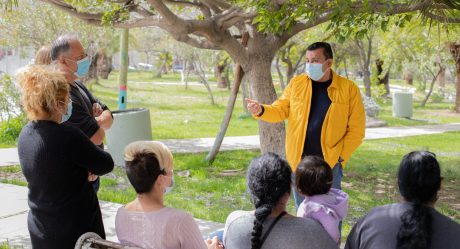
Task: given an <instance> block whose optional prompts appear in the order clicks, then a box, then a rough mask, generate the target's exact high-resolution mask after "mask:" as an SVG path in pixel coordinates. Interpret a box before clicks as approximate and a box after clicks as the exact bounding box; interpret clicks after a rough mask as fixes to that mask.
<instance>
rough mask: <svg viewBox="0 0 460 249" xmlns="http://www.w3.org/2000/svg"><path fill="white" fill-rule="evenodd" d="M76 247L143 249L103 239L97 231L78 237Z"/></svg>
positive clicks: (87, 248) (88, 248) (82, 248)
mask: <svg viewBox="0 0 460 249" xmlns="http://www.w3.org/2000/svg"><path fill="white" fill-rule="evenodd" d="M75 249H141V248H139V247H131V246H123V245H122V244H119V243H116V242H112V241H108V240H105V239H102V238H101V236H99V234H97V233H93V232H88V233H84V234H83V235H82V236H80V238H78V240H77V243H76V244H75Z"/></svg>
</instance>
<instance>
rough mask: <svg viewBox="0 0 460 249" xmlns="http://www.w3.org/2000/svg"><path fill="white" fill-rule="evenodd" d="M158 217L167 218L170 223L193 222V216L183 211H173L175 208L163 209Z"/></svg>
mask: <svg viewBox="0 0 460 249" xmlns="http://www.w3.org/2000/svg"><path fill="white" fill-rule="evenodd" d="M157 214H158V215H161V216H165V217H169V220H170V221H180V222H184V221H188V222H190V221H194V219H193V216H192V215H191V214H189V213H187V212H185V211H183V210H180V209H175V208H170V207H165V208H163V209H162V210H160V211H159V212H158V213H157Z"/></svg>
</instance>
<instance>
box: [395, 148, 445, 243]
mask: <svg viewBox="0 0 460 249" xmlns="http://www.w3.org/2000/svg"><path fill="white" fill-rule="evenodd" d="M441 179H442V177H441V170H440V168H439V163H438V161H437V160H436V156H435V154H433V153H431V152H428V151H413V152H411V153H409V154H407V155H405V156H404V158H403V159H402V161H401V164H400V165H399V171H398V185H399V192H400V193H401V195H402V196H403V197H404V199H405V200H406V201H408V202H410V203H411V204H412V208H410V209H409V210H407V211H406V212H405V213H404V214H403V215H402V216H401V221H402V225H401V227H400V228H399V232H398V235H397V244H396V248H397V249H410V248H418V249H428V248H430V242H431V220H432V217H431V214H430V209H429V208H428V207H427V206H426V204H429V203H431V202H433V201H435V200H436V196H437V193H438V191H439V189H440V187H441Z"/></svg>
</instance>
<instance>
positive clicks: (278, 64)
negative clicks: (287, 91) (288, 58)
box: [275, 56, 286, 91]
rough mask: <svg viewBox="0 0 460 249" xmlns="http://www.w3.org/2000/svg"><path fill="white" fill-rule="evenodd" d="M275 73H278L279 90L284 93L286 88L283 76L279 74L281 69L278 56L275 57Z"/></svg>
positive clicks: (281, 73)
mask: <svg viewBox="0 0 460 249" xmlns="http://www.w3.org/2000/svg"><path fill="white" fill-rule="evenodd" d="M275 60H276V64H275V66H276V71H277V72H278V77H279V78H280V86H281V90H283V91H284V88H286V85H285V84H284V75H283V72H281V67H280V57H279V56H276V59H275Z"/></svg>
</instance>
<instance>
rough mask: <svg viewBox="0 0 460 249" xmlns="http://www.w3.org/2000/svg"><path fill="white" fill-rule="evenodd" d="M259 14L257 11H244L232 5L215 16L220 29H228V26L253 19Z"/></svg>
mask: <svg viewBox="0 0 460 249" xmlns="http://www.w3.org/2000/svg"><path fill="white" fill-rule="evenodd" d="M256 15H257V13H255V12H244V11H243V9H241V8H238V7H232V8H230V9H228V10H226V11H224V12H222V13H220V14H218V15H216V16H215V18H214V21H215V23H216V26H217V28H218V29H220V30H227V29H228V28H230V27H232V26H234V25H236V24H237V23H241V22H244V21H247V20H251V19H252V18H254V17H255V16H256Z"/></svg>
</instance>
